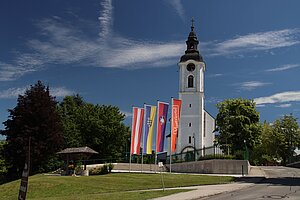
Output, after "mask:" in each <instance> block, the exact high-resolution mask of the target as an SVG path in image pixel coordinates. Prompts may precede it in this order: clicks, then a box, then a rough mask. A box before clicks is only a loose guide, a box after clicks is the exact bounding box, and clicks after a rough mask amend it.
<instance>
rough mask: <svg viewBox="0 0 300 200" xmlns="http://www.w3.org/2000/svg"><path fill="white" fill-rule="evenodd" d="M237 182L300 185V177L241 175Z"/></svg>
mask: <svg viewBox="0 0 300 200" xmlns="http://www.w3.org/2000/svg"><path fill="white" fill-rule="evenodd" d="M236 182H242V183H256V184H271V185H282V186H300V177H277V178H264V177H241V178H237V179H236Z"/></svg>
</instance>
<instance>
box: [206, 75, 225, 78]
mask: <svg viewBox="0 0 300 200" xmlns="http://www.w3.org/2000/svg"><path fill="white" fill-rule="evenodd" d="M220 76H224V74H211V75H208V77H210V78H214V77H220Z"/></svg>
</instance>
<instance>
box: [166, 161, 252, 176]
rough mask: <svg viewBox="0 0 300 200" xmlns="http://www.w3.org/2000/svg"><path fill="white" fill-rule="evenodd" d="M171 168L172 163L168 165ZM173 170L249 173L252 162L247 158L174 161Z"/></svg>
mask: <svg viewBox="0 0 300 200" xmlns="http://www.w3.org/2000/svg"><path fill="white" fill-rule="evenodd" d="M166 167H167V168H170V165H169V164H167V165H166ZM171 167H172V168H171V170H172V172H179V173H201V174H245V175H246V174H248V173H249V171H250V164H249V162H248V161H247V160H218V159H216V160H204V161H194V162H185V163H174V164H172V166H171Z"/></svg>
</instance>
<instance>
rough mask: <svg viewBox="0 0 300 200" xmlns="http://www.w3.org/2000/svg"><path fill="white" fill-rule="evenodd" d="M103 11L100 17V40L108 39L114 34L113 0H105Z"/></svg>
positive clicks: (102, 3) (102, 4)
mask: <svg viewBox="0 0 300 200" xmlns="http://www.w3.org/2000/svg"><path fill="white" fill-rule="evenodd" d="M101 6H102V8H103V9H102V10H101V11H100V16H99V17H98V19H99V22H100V29H101V31H100V34H99V36H100V38H102V39H106V38H107V36H108V35H109V34H110V33H111V32H112V31H111V29H112V28H111V27H112V25H113V6H112V0H105V1H102V2H101Z"/></svg>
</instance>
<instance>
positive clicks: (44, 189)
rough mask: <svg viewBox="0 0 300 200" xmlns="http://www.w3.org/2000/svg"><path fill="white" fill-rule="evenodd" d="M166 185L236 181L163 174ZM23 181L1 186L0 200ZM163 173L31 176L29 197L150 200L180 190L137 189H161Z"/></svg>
mask: <svg viewBox="0 0 300 200" xmlns="http://www.w3.org/2000/svg"><path fill="white" fill-rule="evenodd" d="M163 178H164V182H165V187H169V188H170V187H180V186H193V185H206V184H220V183H228V182H230V181H233V178H232V177H216V176H202V175H186V174H163ZM19 186H20V180H18V181H13V182H10V183H6V184H3V185H0V199H1V200H2V199H3V200H4V199H5V200H10V199H16V198H17V195H18V190H19ZM161 187H162V184H161V175H160V174H133V173H112V174H108V175H102V176H88V177H72V176H45V175H35V176H31V177H29V189H28V192H27V199H47V200H54V199H55V200H62V199H63V200H69V199H149V198H154V197H159V196H165V195H169V194H172V193H177V192H179V191H181V190H179V191H178V190H177V191H176V190H175V191H174V190H172V191H165V192H163V191H137V190H147V189H154V188H161Z"/></svg>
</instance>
